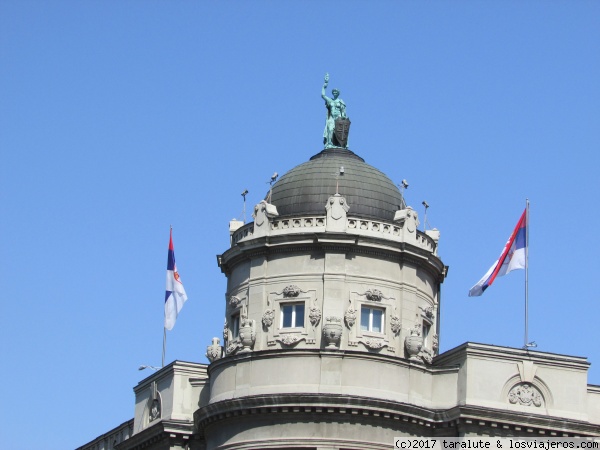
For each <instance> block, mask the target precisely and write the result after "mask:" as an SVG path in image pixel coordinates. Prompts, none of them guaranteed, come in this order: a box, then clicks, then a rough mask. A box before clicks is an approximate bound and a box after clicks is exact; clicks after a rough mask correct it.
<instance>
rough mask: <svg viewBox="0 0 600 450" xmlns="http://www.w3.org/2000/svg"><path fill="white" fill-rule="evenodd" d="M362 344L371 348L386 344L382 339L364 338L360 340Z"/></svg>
mask: <svg viewBox="0 0 600 450" xmlns="http://www.w3.org/2000/svg"><path fill="white" fill-rule="evenodd" d="M360 342H362V343H363V344H365V345H366V346H367V347H369V348H372V349H379V348H381V347H384V346H386V345H387V344H386V343H385V341H384V340H383V339H371V338H369V339H365V340H364V341H360Z"/></svg>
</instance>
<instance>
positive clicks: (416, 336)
mask: <svg viewBox="0 0 600 450" xmlns="http://www.w3.org/2000/svg"><path fill="white" fill-rule="evenodd" d="M404 347H405V348H406V352H407V353H408V356H409V358H410V359H411V360H412V361H421V358H420V357H419V352H420V351H421V348H423V338H422V337H421V324H420V323H418V324H416V325H415V326H414V327H412V328H411V329H410V335H409V336H406V338H405V339H404Z"/></svg>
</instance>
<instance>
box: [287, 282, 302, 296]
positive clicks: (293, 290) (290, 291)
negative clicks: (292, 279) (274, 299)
mask: <svg viewBox="0 0 600 450" xmlns="http://www.w3.org/2000/svg"><path fill="white" fill-rule="evenodd" d="M298 295H300V288H299V287H298V286H296V285H295V284H290V285H289V286H286V287H285V288H284V289H283V296H284V297H298Z"/></svg>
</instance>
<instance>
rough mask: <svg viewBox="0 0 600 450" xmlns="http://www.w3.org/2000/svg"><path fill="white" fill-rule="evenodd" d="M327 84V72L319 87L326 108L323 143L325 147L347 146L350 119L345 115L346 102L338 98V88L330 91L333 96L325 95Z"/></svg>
mask: <svg viewBox="0 0 600 450" xmlns="http://www.w3.org/2000/svg"><path fill="white" fill-rule="evenodd" d="M328 84H329V74H328V73H326V74H325V80H324V82H323V88H322V89H321V98H322V99H323V100H325V107H326V108H327V119H326V122H325V131H323V144H325V148H333V147H338V148H339V147H341V148H347V147H348V132H349V130H350V119H348V116H347V115H346V104H345V103H344V101H343V100H342V99H341V98H338V97H339V95H340V91H339V90H338V89H333V90H332V91H331V95H332V97H333V98H329V97H327V95H326V93H325V89H327V86H328Z"/></svg>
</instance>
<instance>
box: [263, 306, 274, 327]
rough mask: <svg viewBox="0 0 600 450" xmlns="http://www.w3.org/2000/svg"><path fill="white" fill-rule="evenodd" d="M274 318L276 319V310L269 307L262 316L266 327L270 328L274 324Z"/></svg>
mask: <svg viewBox="0 0 600 450" xmlns="http://www.w3.org/2000/svg"><path fill="white" fill-rule="evenodd" d="M273 320H275V311H273V310H272V309H267V310H266V311H265V313H264V314H263V316H262V323H263V325H264V326H265V328H269V327H270V326H271V325H273Z"/></svg>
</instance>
